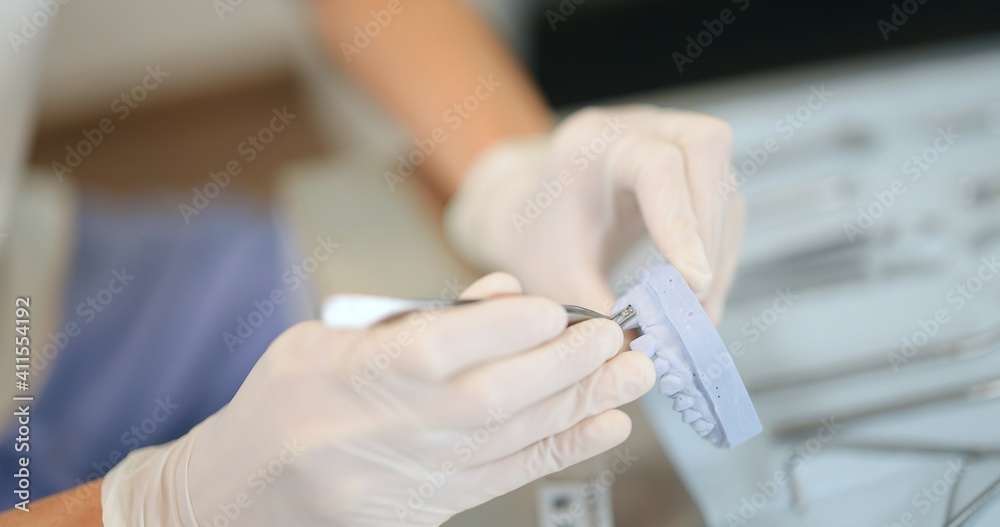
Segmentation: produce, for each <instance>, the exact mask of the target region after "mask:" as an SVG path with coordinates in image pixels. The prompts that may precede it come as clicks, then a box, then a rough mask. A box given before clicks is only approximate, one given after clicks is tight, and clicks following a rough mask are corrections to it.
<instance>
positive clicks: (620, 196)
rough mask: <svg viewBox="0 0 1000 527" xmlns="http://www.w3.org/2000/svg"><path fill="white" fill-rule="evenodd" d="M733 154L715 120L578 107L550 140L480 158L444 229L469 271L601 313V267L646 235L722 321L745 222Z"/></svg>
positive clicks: (604, 299) (505, 147)
mask: <svg viewBox="0 0 1000 527" xmlns="http://www.w3.org/2000/svg"><path fill="white" fill-rule="evenodd" d="M731 156H732V133H731V130H730V128H729V126H728V125H727V124H726V123H725V122H723V121H721V120H719V119H717V118H714V117H710V116H707V115H701V114H696V113H690V112H680V111H674V110H664V109H659V108H655V107H651V106H624V107H617V108H599V109H586V110H582V111H580V112H577V113H575V114H573V115H571V116H570V117H568V118H567V119H566V120H565V121H564V122H563V123H562V124H561V125H560V126H558V127H557V128H556V129H555V131H554V132H552V133H551V134H550V135H546V136H541V137H534V138H527V139H515V140H509V141H506V142H503V143H500V144H499V145H496V146H494V147H492V148H490V149H489V150H487V151H486V152H485V153H484V154H482V155H481V156H480V158H479V159H478V160H477V161H476V162H475V163H474V166H473V167H472V169H471V170H470V172H469V174H468V175H467V177H466V179H465V182H464V183H463V186H462V188H461V189H459V192H458V193H457V194H456V196H455V197H454V198H453V200H452V202H451V203H450V204H449V206H448V210H447V211H446V216H445V227H446V231H447V232H448V234H449V238H450V239H451V241H452V244H453V245H454V246H455V247H456V248H457V249H458V251H459V252H460V253H462V254H463V255H464V256H465V257H466V258H467V259H469V260H470V261H471V262H472V263H474V264H477V265H479V266H481V267H482V268H484V269H490V270H503V271H507V272H510V273H513V274H514V275H516V276H517V277H518V278H519V279H520V280H521V281H522V283H524V285H525V290H526V291H528V292H530V293H533V294H544V295H545V296H548V297H550V298H553V299H554V300H556V301H559V302H563V303H571V304H579V305H582V306H585V307H590V308H592V309H604V310H605V311H606V310H608V309H610V308H611V305H612V304H613V303H614V295H613V293H612V291H611V290H610V288H609V287H608V284H607V279H606V274H607V271H608V267H609V266H610V265H612V264H613V263H614V262H615V260H616V259H617V258H619V257H620V256H621V254H620V253H621V252H622V251H623V250H625V249H627V248H628V247H629V246H630V245H631V244H632V243H634V242H635V241H637V239H638V236H639V235H640V234H641V233H642V231H643V228H645V229H646V230H648V232H649V234H650V235H651V237H652V239H653V242H654V243H655V244H656V247H657V248H658V249H659V251H660V252H661V253H662V254H663V256H665V257H666V258H667V260H669V261H670V262H671V263H672V264H673V265H674V266H675V267H676V268H677V269H678V270H679V271H680V273H681V275H682V276H683V277H684V279H685V281H687V283H688V285H689V286H690V287H691V288H692V290H693V291H694V292H695V294H697V295H698V297H699V299H700V300H702V302H703V304H704V306H705V308H706V310H707V311H708V313H709V314H710V315H711V316H712V317H713V318H714V319H716V320H718V318H719V317H720V316H721V312H722V307H723V302H724V300H725V295H726V293H727V291H728V289H729V286H730V283H731V281H732V278H733V274H734V272H735V268H736V263H737V253H738V252H739V246H740V238H741V236H742V225H743V208H744V207H743V201H742V199H741V197H740V196H739V195H738V194H736V193H734V192H733V189H735V186H732V185H733V180H732V178H733V176H732V171H731V169H730V163H731ZM727 184H728V185H730V186H726V185H727Z"/></svg>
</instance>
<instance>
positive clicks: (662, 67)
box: [534, 0, 1000, 106]
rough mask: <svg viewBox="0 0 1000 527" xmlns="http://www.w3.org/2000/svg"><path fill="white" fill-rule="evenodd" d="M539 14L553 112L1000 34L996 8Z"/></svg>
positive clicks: (874, 3)
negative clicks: (681, 86)
mask: <svg viewBox="0 0 1000 527" xmlns="http://www.w3.org/2000/svg"><path fill="white" fill-rule="evenodd" d="M534 16H535V23H536V27H535V31H534V35H535V59H536V60H535V64H534V69H535V75H536V78H537V80H538V82H539V83H540V84H541V86H542V89H543V91H544V92H545V94H546V95H547V96H548V98H549V100H550V102H552V104H554V105H557V106H558V105H572V104H579V103H583V102H586V101H590V100H593V99H597V98H603V97H613V96H620V95H625V94H630V93H635V92H639V91H644V90H653V89H657V88H665V87H668V86H675V85H679V84H684V83H690V82H696V81H703V80H707V79H717V78H723V77H730V76H736V75H742V74H746V73H750V72H760V71H765V70H769V69H775V68H781V67H785V66H793V65H799V64H804V63H810V62H816V61H825V60H831V59H842V58H848V57H851V56H860V55H867V54H874V53H882V52H886V51H889V50H894V49H900V48H905V47H915V46H930V45H935V44H938V43H943V42H949V41H957V40H959V39H963V38H971V37H976V36H984V35H990V34H993V35H1000V1H998V0H660V1H644V0H619V1H613V0H612V1H598V0H558V1H557V0H550V1H548V2H545V3H544V4H543V5H542V6H541V7H540V8H539V9H538V10H536V12H535V14H534Z"/></svg>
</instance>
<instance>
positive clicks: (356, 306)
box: [323, 294, 636, 328]
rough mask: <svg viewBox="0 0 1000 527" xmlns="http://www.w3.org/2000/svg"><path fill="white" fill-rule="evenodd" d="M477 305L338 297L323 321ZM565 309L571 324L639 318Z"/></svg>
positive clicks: (360, 322)
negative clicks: (594, 320) (602, 319)
mask: <svg viewBox="0 0 1000 527" xmlns="http://www.w3.org/2000/svg"><path fill="white" fill-rule="evenodd" d="M475 302H479V300H440V299H439V300H426V299H424V300H421V299H407V298H391V297H384V296H375V295H358V294H345V295H336V296H333V297H331V298H330V299H329V300H327V301H326V303H325V304H324V306H323V319H324V322H326V324H327V325H329V326H331V327H338V328H361V327H368V326H372V325H375V324H378V323H380V322H386V321H388V320H391V319H394V318H396V317H400V316H403V315H406V314H408V313H413V312H416V311H433V310H437V309H444V308H447V307H454V306H461V305H465V304H472V303H475ZM563 307H565V308H566V314H567V315H568V316H569V325H573V324H577V323H580V322H583V321H584V320H590V319H592V318H605V319H608V320H611V321H613V322H614V323H616V324H618V325H619V326H623V325H624V324H625V323H626V322H628V321H629V320H631V319H632V318H633V317H635V315H636V310H635V308H633V307H632V306H626V307H625V309H622V310H621V311H619V312H618V313H615V314H613V315H610V316H609V315H605V314H603V313H598V312H597V311H593V310H590V309H587V308H584V307H580V306H568V305H567V306H563Z"/></svg>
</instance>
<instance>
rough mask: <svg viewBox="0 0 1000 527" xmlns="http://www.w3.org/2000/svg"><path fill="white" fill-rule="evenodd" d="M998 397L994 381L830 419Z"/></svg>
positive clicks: (803, 428)
mask: <svg viewBox="0 0 1000 527" xmlns="http://www.w3.org/2000/svg"><path fill="white" fill-rule="evenodd" d="M998 397H1000V379H994V380H991V381H987V382H983V383H980V384H974V385H972V386H965V387H961V388H956V389H950V390H944V391H941V392H937V393H931V394H929V395H917V396H914V397H911V398H909V399H904V400H900V401H896V402H891V403H888V404H884V405H883V406H879V407H875V408H869V409H863V410H859V411H855V412H852V413H849V414H844V415H836V416H833V417H834V418H835V419H836V420H837V421H839V422H840V423H847V422H851V421H860V420H862V419H868V418H871V417H877V416H880V415H884V414H889V413H895V412H901V411H904V410H910V409H913V408H919V407H922V406H928V405H932V404H938V403H946V402H957V401H968V402H980V401H988V400H991V399H996V398H998ZM822 427H823V420H822V419H817V420H809V421H807V422H803V423H792V424H787V425H784V426H781V427H778V428H777V429H776V430H775V431H774V435H775V437H778V438H794V437H800V436H804V435H808V434H810V433H813V432H815V431H816V430H818V429H820V428H822Z"/></svg>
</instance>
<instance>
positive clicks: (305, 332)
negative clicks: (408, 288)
mask: <svg viewBox="0 0 1000 527" xmlns="http://www.w3.org/2000/svg"><path fill="white" fill-rule="evenodd" d="M519 291H520V285H519V284H518V283H517V281H516V280H514V279H513V277H510V276H509V275H502V274H496V275H491V276H489V277H487V278H485V279H483V280H480V281H479V282H477V283H476V284H473V286H472V287H470V288H469V290H468V291H467V296H472V297H485V296H497V295H504V296H502V297H499V298H496V299H490V300H486V301H483V302H480V303H476V304H470V305H467V306H461V307H456V308H449V309H446V310H438V311H436V312H422V313H417V314H413V315H411V316H408V317H403V318H401V319H398V320H396V321H392V322H388V323H385V324H382V325H379V326H376V327H374V328H367V329H363V330H334V329H331V328H328V327H326V326H323V325H321V324H319V323H315V322H312V323H305V324H301V325H298V326H295V327H294V328H292V329H290V330H288V331H286V332H285V333H284V334H282V335H281V336H280V337H279V338H278V339H277V340H275V342H274V343H273V344H272V345H271V347H270V348H269V349H268V351H267V352H266V353H265V354H264V356H263V357H262V358H261V359H260V361H259V362H258V363H257V365H256V366H255V367H254V369H253V371H252V372H251V373H250V375H249V377H248V378H247V380H246V381H245V382H244V383H243V386H242V387H241V388H240V390H239V392H238V393H237V394H236V396H235V397H234V399H233V400H232V402H231V403H230V404H229V405H228V406H226V407H225V408H223V409H222V410H220V411H219V412H218V413H216V414H215V415H213V416H212V417H210V418H208V419H207V420H205V421H204V422H202V423H201V424H199V425H198V426H196V427H195V428H194V429H193V430H192V431H191V432H190V433H188V434H187V435H186V436H184V437H182V438H180V439H178V440H176V441H174V442H172V443H168V444H166V445H162V446H158V447H151V448H145V449H140V450H137V451H135V452H133V453H131V454H130V455H129V456H128V457H127V458H126V459H125V460H124V461H123V462H122V463H121V464H120V465H118V466H117V467H116V468H115V469H114V470H112V471H111V472H110V473H109V474H108V475H107V477H106V478H105V479H104V482H103V487H102V505H103V510H104V512H103V514H104V525H106V526H107V527H125V526H128V527H138V526H146V527H153V526H171V527H194V526H196V525H198V526H217V525H218V526H222V525H227V526H253V527H257V526H277V525H294V526H296V527H307V526H319V525H322V526H334V525H336V526H351V527H368V526H394V527H395V526H398V525H401V524H405V525H417V526H430V525H440V524H441V523H443V522H444V521H446V520H447V519H449V518H450V517H452V516H453V515H454V514H456V513H458V512H460V511H462V510H465V509H468V508H470V507H474V506H476V505H479V504H481V503H483V502H485V501H487V500H489V499H491V498H493V497H496V496H499V495H501V494H504V493H506V492H509V491H511V490H513V489H515V488H517V487H520V486H521V485H524V484H526V483H528V482H530V481H532V480H534V479H537V478H539V477H541V476H544V475H546V474H549V473H552V472H554V471H557V470H560V469H562V468H564V467H566V466H568V465H572V464H574V463H577V462H579V461H583V460H584V459H587V458H589V457H592V456H594V455H596V454H598V453H600V452H602V451H605V450H607V449H609V448H611V447H613V446H615V445H617V444H619V443H620V442H622V441H623V440H624V439H625V438H626V437H627V436H628V434H629V431H630V427H631V423H630V421H629V419H628V417H627V416H626V415H625V414H624V413H622V412H621V411H619V410H615V409H614V408H616V407H618V406H620V405H622V404H624V403H626V402H629V401H632V400H634V399H636V398H638V397H639V396H640V395H641V394H642V393H644V392H646V391H647V390H648V389H649V388H650V387H651V386H652V384H653V382H654V377H655V374H654V369H653V366H652V363H651V362H650V361H649V359H648V358H646V357H645V356H644V355H642V354H641V353H638V352H626V353H623V354H620V355H616V353H617V352H618V349H619V346H621V344H622V339H623V335H622V332H621V330H620V329H619V328H618V326H617V325H615V324H614V323H613V322H610V321H608V320H591V321H587V322H584V323H581V324H578V325H574V326H573V327H571V328H569V329H567V328H566V313H565V311H564V310H563V308H562V307H561V306H560V305H559V304H556V303H555V302H552V301H550V300H546V299H542V298H537V297H525V296H520V295H518V294H517V293H518V292H519ZM393 357H394V358H393Z"/></svg>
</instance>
